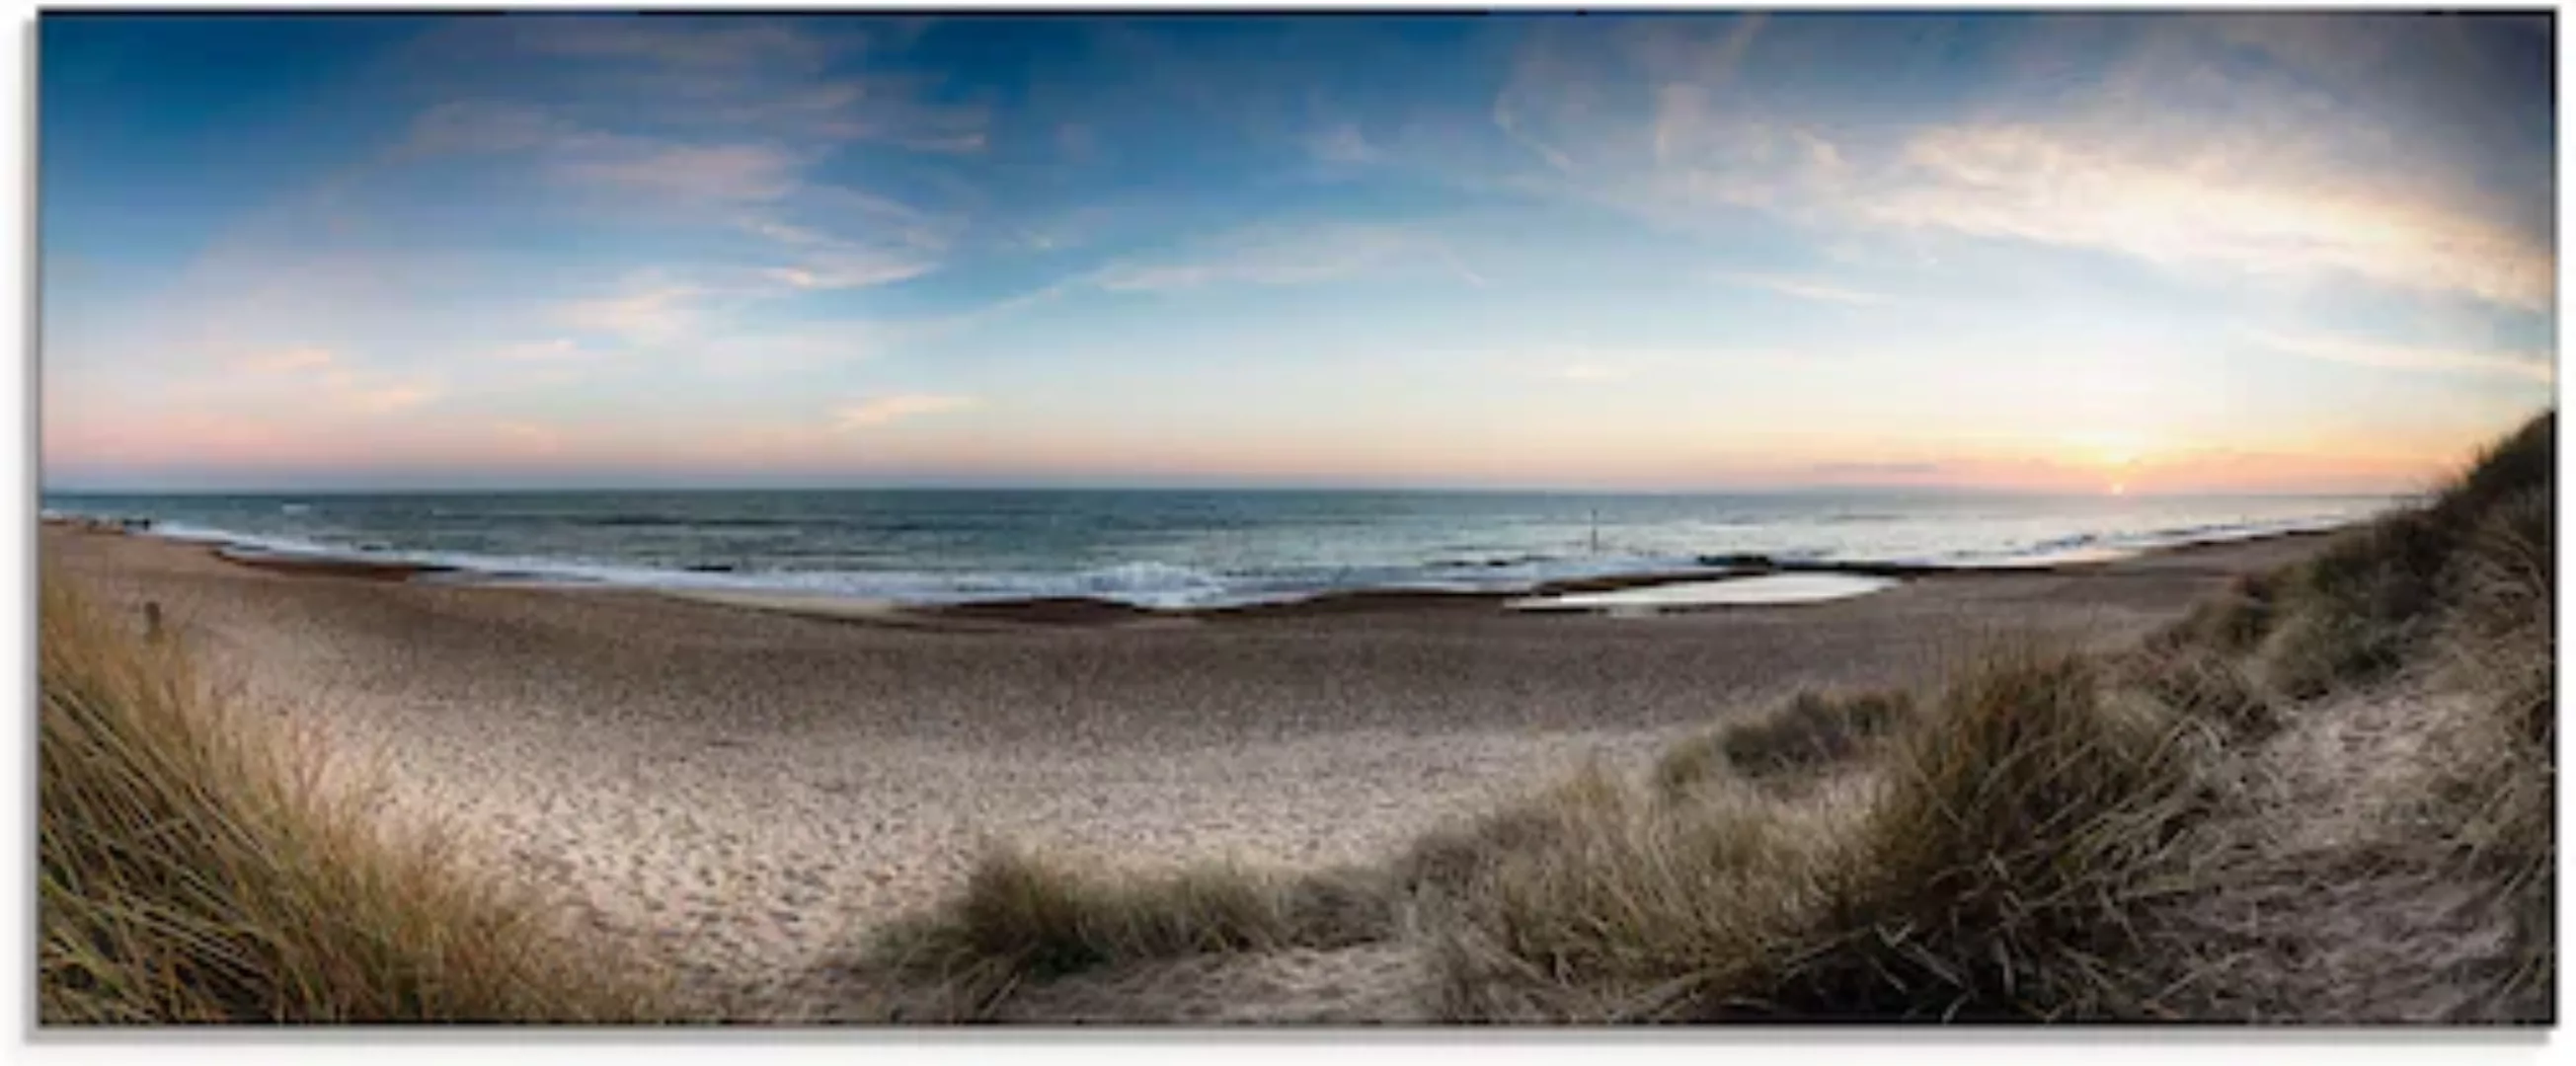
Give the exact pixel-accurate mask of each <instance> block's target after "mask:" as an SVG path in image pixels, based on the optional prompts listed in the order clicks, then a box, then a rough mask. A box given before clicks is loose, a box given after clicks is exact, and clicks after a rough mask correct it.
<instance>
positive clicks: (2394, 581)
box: [2264, 412, 2557, 698]
mask: <svg viewBox="0 0 2576 1066" xmlns="http://www.w3.org/2000/svg"><path fill="white" fill-rule="evenodd" d="M2556 469H2557V414H2556V413H2555V412H2551V413H2549V414H2545V415H2542V416H2540V417H2539V418H2536V419H2533V420H2532V421H2531V422H2529V423H2527V424H2525V425H2524V426H2523V427H2522V428H2521V429H2520V430H2519V431H2517V432H2515V433H2514V434H2513V435H2512V436H2510V437H2507V438H2505V439H2504V440H2503V441H2501V442H2499V443H2497V444H2496V445H2494V446H2492V447H2490V448H2488V449H2487V450H2486V451H2485V452H2484V453H2483V454H2481V455H2480V456H2479V457H2478V459H2477V461H2476V462H2475V463H2474V464H2472V465H2471V466H2470V468H2469V469H2468V470H2467V471H2466V472H2464V473H2463V474H2461V476H2460V477H2459V478H2458V479H2456V480H2455V481H2453V482H2452V483H2451V484H2450V485H2449V486H2448V487H2447V488H2445V489H2443V490H2442V491H2441V492H2440V493H2439V494H2437V495H2436V496H2435V497H2434V498H2433V500H2432V501H2431V502H2430V503H2429V504H2427V505H2425V506H2423V507H2421V508H2417V509H2413V510H2407V511H2401V512H2398V513H2395V514H2391V515H2386V516H2383V517H2382V518H2380V519H2379V520H2378V521H2375V522H2372V523H2371V524H2369V525H2367V526H2364V527H2362V528H2360V529H2356V530H2352V531H2350V532H2347V533H2345V534H2343V535H2342V536H2341V537H2339V538H2337V540H2336V541H2335V542H2334V543H2333V544H2331V545H2328V546H2327V547H2326V548H2325V550H2323V551H2321V552H2319V553H2318V554H2317V555H2316V556H2315V557H2314V558H2312V559H2310V560H2308V561H2307V562H2306V563H2304V564H2301V565H2300V566H2298V567H2296V568H2294V569H2293V570H2292V571H2291V573H2290V574H2288V575H2287V580H2286V581H2285V587H2284V588H2283V589H2282V590H2281V593H2280V597H2279V598H2280V599H2281V600H2282V601H2283V609H2282V611H2281V615H2282V617H2281V618H2280V624H2279V625H2278V626H2277V627H2276V630H2275V632H2274V633H2273V634H2272V636H2271V639H2270V640H2269V641H2267V642H2266V644H2265V647H2264V658H2265V661H2266V665H2267V667H2268V669H2269V671H2270V674H2271V679H2272V681H2273V683H2274V684H2275V685H2277V686H2278V687H2280V688H2281V689H2282V690H2283V691H2285V692H2287V693H2289V694H2290V695H2292V696H2297V697H2301V698H2309V697H2315V696H2321V695H2324V694H2326V693H2327V692H2330V691H2332V690H2334V689H2335V688H2336V687H2338V686H2345V685H2355V684H2367V683H2370V682H2373V681H2377V680H2381V679H2384V678H2386V677H2388V676H2389V675H2390V674H2392V673H2394V672H2395V671H2396V670H2397V668H2398V667H2399V666H2401V665H2402V664H2404V663H2405V662H2406V661H2407V660H2408V659H2409V658H2410V657H2411V656H2412V655H2413V653H2415V652H2416V651H2417V650H2419V648H2420V646H2421V644H2422V642H2423V641H2424V639H2425V638H2426V637H2427V636H2429V635H2430V633H2431V629H2432V626H2433V623H2434V620H2435V618H2436V616H2437V615H2439V614H2440V613H2441V612H2442V609H2443V607H2444V606H2445V601H2446V595H2445V593H2446V592H2448V591H2450V590H2452V589H2453V588H2455V587H2456V582H2455V581H2454V580H2453V579H2452V577H2451V576H2450V575H2449V573H2448V570H2449V569H2450V568H2451V567H2452V566H2453V565H2454V564H2455V563H2459V562H2461V561H2463V560H2465V559H2467V558H2468V557H2470V556H2472V555H2473V554H2475V553H2473V552H2472V551H2470V550H2469V544H2470V542H2471V541H2472V540H2474V539H2477V537H2478V536H2479V533H2478V531H2479V529H2480V528H2481V527H2482V525H2483V524H2484V523H2486V522H2487V521H2488V518H2489V516H2490V515H2492V514H2496V513H2500V509H2502V508H2505V507H2506V506H2507V505H2508V504H2509V503H2510V500H2511V498H2512V497H2514V496H2516V495H2517V494H2520V493H2525V492H2529V491H2532V490H2533V487H2534V486H2540V487H2541V488H2540V489H2539V491H2541V492H2544V493H2547V494H2550V495H2553V496H2554V494H2555V486H2556ZM2552 576H2553V577H2554V574H2553V575H2552Z"/></svg>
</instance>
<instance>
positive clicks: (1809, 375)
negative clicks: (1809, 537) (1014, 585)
mask: <svg viewBox="0 0 2576 1066" xmlns="http://www.w3.org/2000/svg"><path fill="white" fill-rule="evenodd" d="M38 33H39V55H38V62H39V72H38V77H39V86H38V89H39V94H40V95H39V103H38V107H39V111H40V118H39V123H40V126H39V137H40V142H39V146H38V153H39V164H38V165H39V197H40V206H39V226H40V233H39V236H40V250H39V255H40V265H39V271H40V275H39V276H40V283H41V286H42V288H41V308H40V313H41V325H40V334H41V337H40V339H41V373H42V384H41V390H42V391H41V400H40V408H39V417H40V419H41V425H42V453H41V454H42V468H43V480H44V483H45V486H46V487H47V489H48V490H50V491H67V490H155V489H184V488H202V489H217V490H220V489H249V488H282V489H327V488H349V489H370V488H373V489H412V488H535V487H628V486H674V487H693V486H760V487H770V486H878V485H979V486H1000V485H1026V486H1054V485H1066V486H1073V485H1092V486H1161V485H1169V486H1283V487H1284V486H1352V487H1362V486H1366V487H1456V488H1503V487H1514V488H1574V489H1611V490H1651V491H1667V490H1670V491H1685V490H1694V489H1729V488H1732V489H1746V488H1788V487H1810V486H1861V485H1905V486H1951V487H1977V488H1996V489H2014V490H2038V491H2076V492H2135V493H2156V492H2200V491H2249V492H2269V491H2314V492H2346V491H2354V492H2362V491H2386V490H2392V489H2393V490H2404V489H2410V488H2418V487H2421V486H2423V485H2424V484H2426V483H2428V482H2429V481H2430V480H2431V479H2433V478H2435V477H2437V476H2439V475H2440V474H2441V473H2442V472H2443V471H2445V470H2447V469H2451V468H2453V467H2455V466H2456V465H2457V464H2458V463H2460V462H2462V461H2464V460H2465V458H2466V457H2467V456H2468V454H2469V453H2470V452H2471V451H2473V450H2474V449H2475V448H2476V447H2477V446H2478V445H2479V444H2480V443H2482V442H2484V441H2485V440H2487V439H2490V438H2492V437H2494V436H2497V435H2499V434H2501V433H2503V432H2505V431H2507V430H2509V429H2511V428H2512V427H2513V426H2514V425H2515V424H2517V423H2518V422H2519V421H2521V420H2522V419H2524V418H2526V417H2528V416H2530V415H2531V414H2533V413H2535V412H2537V411H2539V410H2542V409H2544V408H2546V407H2548V406H2549V405H2551V404H2552V403H2553V402H2554V396H2555V363H2556V359H2555V354H2556V353H2555V343H2556V333H2557V330H2556V310H2555V308H2556V277H2557V245H2556V238H2555V226H2556V221H2557V220H2556V197H2555V181H2556V173H2555V136H2556V123H2555V110H2554V99H2553V95H2552V94H2553V85H2552V75H2553V72H2554V65H2555V52H2554V41H2553V37H2554V31H2553V26H2552V25H2551V22H2550V20H2549V17H2548V16H2546V15H2541V16H2531V17H2505V16H2497V15H2473V16H2450V17H2434V16H2418V15H2405V14H2383V15H2367V16H2352V15H2289V14H2250V13H2249V14H2216V13H2212V14H2205V15H2199V16H2180V15H2073V14H2050V13H2024V14H2018V15H1987V16H1971V17H1952V16H1936V15H1932V14H1910V15H1857V14H1832V13H1802V14H1779V15H1772V16H1769V17H1764V16H1760V15H1748V16H1725V15H1698V14H1678V13H1664V14H1652V15H1630V16H1620V17H1613V16H1588V17H1576V16H1560V15H1512V16H1486V17H1475V16H1450V17H1405V18H1399V17H1392V16H1370V17H1304V18H1283V17H1260V18H1256V17H1213V16H1197V17H1171V18H1161V19H1155V18H1141V17H1131V18H1116V19H1112V18H1092V17H1052V18H1024V19H1001V18H970V17H947V18H937V19H924V18H908V17H906V18H898V17H892V16H799V17H785V18H776V17H773V18H751V17H677V16H658V15H657V16H642V17H638V16H612V15H576V14H529V15H457V16H446V17H393V16H357V15H342V16H327V17H326V16H312V17H276V16H263V17H238V16H237V17H203V18H180V17H140V16H136V17H117V16H100V15H87V16H84V15H65V14H49V15H47V16H45V17H43V18H42V20H41V22H40V25H39V27H38Z"/></svg>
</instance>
